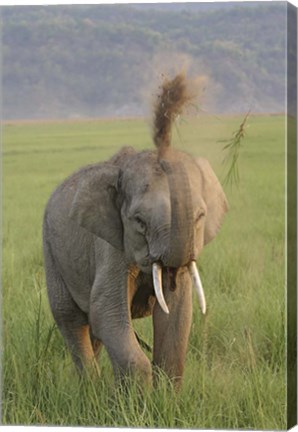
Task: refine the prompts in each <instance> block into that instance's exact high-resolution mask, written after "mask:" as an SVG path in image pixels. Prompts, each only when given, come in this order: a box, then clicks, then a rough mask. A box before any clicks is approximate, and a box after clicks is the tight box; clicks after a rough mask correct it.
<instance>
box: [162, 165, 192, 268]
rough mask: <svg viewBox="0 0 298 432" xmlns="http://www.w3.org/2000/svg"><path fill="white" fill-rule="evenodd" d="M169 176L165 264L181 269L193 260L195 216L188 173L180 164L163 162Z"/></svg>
mask: <svg viewBox="0 0 298 432" xmlns="http://www.w3.org/2000/svg"><path fill="white" fill-rule="evenodd" d="M161 163H162V167H163V169H164V171H165V172H166V174H167V177H168V184H169V189H170V200H171V231H170V238H169V246H168V248H167V251H166V252H165V254H164V256H163V264H164V265H165V266H168V267H175V268H178V267H181V266H184V265H186V264H188V263H189V262H190V261H191V260H192V259H193V245H194V238H193V236H194V219H193V218H194V216H193V204H192V198H191V191H190V185H189V180H188V176H187V172H186V170H185V168H184V166H183V164H181V163H179V162H174V163H169V162H168V161H165V160H164V161H162V162H161Z"/></svg>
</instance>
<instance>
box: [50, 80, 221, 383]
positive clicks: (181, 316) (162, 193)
mask: <svg viewBox="0 0 298 432" xmlns="http://www.w3.org/2000/svg"><path fill="white" fill-rule="evenodd" d="M192 97H193V94H192V92H191V85H190V81H189V80H188V79H187V78H186V76H185V75H184V74H183V73H180V74H177V75H176V76H175V77H174V78H172V79H169V78H164V81H163V83H162V85H161V87H160V93H159V95H158V97H157V99H156V103H155V105H154V110H153V141H154V144H155V146H156V148H155V149H152V150H143V151H140V152H138V151H136V150H135V149H134V148H132V147H124V148H122V149H121V150H120V151H118V152H117V153H116V154H115V155H114V156H112V157H111V158H110V159H109V160H107V161H104V162H99V163H95V164H91V165H88V166H85V167H83V168H81V169H80V170H78V171H76V172H75V173H73V174H72V175H70V177H68V178H67V179H66V180H65V181H64V182H63V183H62V184H60V185H59V186H58V187H57V189H56V190H55V191H54V192H53V193H52V195H51V197H50V199H49V201H48V203H47V205H46V209H45V213H44V220H43V252H44V262H45V273H46V284H47V289H48V298H49V303H50V307H51V311H52V314H53V317H54V319H55V321H56V323H57V326H58V328H59V330H60V332H61V334H62V336H63V337H64V339H65V342H66V345H67V347H68V348H69V350H70V353H71V355H72V359H73V361H74V364H75V366H76V367H77V369H78V371H79V372H83V371H85V370H86V368H88V367H91V369H94V368H95V369H97V370H98V372H99V366H98V358H97V357H98V354H99V352H100V349H101V347H102V346H104V347H105V349H106V350H107V353H108V356H109V358H110V360H111V363H112V366H113V372H114V376H115V380H116V382H117V380H120V381H121V379H124V378H125V377H127V376H134V377H135V376H137V377H139V379H140V380H141V382H142V383H144V384H148V385H151V382H152V375H153V374H152V369H153V365H154V366H156V367H157V368H161V369H162V370H163V371H164V372H165V374H166V375H167V376H168V377H169V379H170V380H173V382H174V383H175V385H177V386H178V387H179V386H180V384H181V380H182V377H183V371H184V365H185V357H186V351H187V345H188V339H189V334H190V328H191V322H192V286H193V285H194V287H195V288H196V290H197V292H198V296H199V302H200V306H201V309H202V312H203V313H205V312H206V302H205V296H204V291H203V288H202V283H201V280H200V276H199V273H198V270H197V267H196V260H197V258H198V257H199V255H200V253H201V251H202V249H203V246H204V245H206V244H208V243H209V242H210V241H211V240H212V239H213V238H214V237H215V236H216V235H217V233H218V231H219V229H220V227H221V224H222V221H223V218H224V215H225V213H226V212H227V210H228V203H227V199H226V197H225V194H224V191H223V189H222V187H221V185H220V182H219V180H218V179H217V177H216V175H215V173H214V172H213V170H212V168H211V166H210V164H209V162H208V161H207V160H206V159H204V158H194V157H192V156H191V155H189V154H188V153H187V152H184V151H178V150H177V149H174V148H173V147H172V146H171V130H172V125H173V121H174V120H175V118H176V117H177V116H178V115H179V114H181V113H182V110H183V109H184V108H185V107H186V106H187V105H188V104H189V103H190V102H191V100H192ZM147 316H152V321H153V360H152V363H151V361H150V360H149V359H148V357H147V356H146V355H145V353H144V352H143V350H142V348H141V346H140V343H139V340H138V337H137V335H136V333H135V332H134V329H133V325H132V320H133V319H135V318H142V317H147Z"/></svg>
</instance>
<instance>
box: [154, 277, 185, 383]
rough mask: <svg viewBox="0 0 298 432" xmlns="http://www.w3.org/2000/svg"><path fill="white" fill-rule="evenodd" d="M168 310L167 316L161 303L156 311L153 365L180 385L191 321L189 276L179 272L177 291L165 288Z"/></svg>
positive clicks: (168, 286) (168, 287)
mask: <svg viewBox="0 0 298 432" xmlns="http://www.w3.org/2000/svg"><path fill="white" fill-rule="evenodd" d="M163 291H164V297H165V300H166V303H167V306H168V308H169V314H166V313H165V312H164V311H163V310H162V309H161V307H160V306H159V304H158V302H156V303H155V306H154V310H153V332H154V346H153V363H154V365H157V366H158V367H160V368H161V369H163V370H164V371H165V372H166V374H167V375H168V376H169V377H170V378H171V379H173V381H174V384H175V386H176V387H178V386H179V385H180V382H181V378H182V375H183V371H184V362H185V356H186V350H187V344H188V338H189V333H190V327H191V319H192V285H191V280H190V276H189V274H188V272H186V271H184V270H180V271H179V272H178V274H177V276H176V287H175V289H174V290H171V287H170V284H165V286H164V287H163Z"/></svg>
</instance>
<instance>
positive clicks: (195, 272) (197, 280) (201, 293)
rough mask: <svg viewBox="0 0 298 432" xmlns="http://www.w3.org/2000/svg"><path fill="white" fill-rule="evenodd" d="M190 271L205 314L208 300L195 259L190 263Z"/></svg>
mask: <svg viewBox="0 0 298 432" xmlns="http://www.w3.org/2000/svg"><path fill="white" fill-rule="evenodd" d="M189 273H190V275H191V278H192V281H193V284H194V286H195V289H196V291H197V293H198V296H199V303H200V307H201V309H202V313H203V314H205V313H206V300H205V294H204V290H203V286H202V282H201V278H200V275H199V272H198V269H197V266H196V263H195V261H192V262H191V263H190V265H189Z"/></svg>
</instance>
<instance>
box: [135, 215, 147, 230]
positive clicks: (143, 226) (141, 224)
mask: <svg viewBox="0 0 298 432" xmlns="http://www.w3.org/2000/svg"><path fill="white" fill-rule="evenodd" d="M135 221H136V223H137V226H138V231H139V232H141V233H142V234H144V233H145V232H146V224H145V222H144V221H143V220H142V219H141V218H140V217H139V216H136V217H135Z"/></svg>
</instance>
